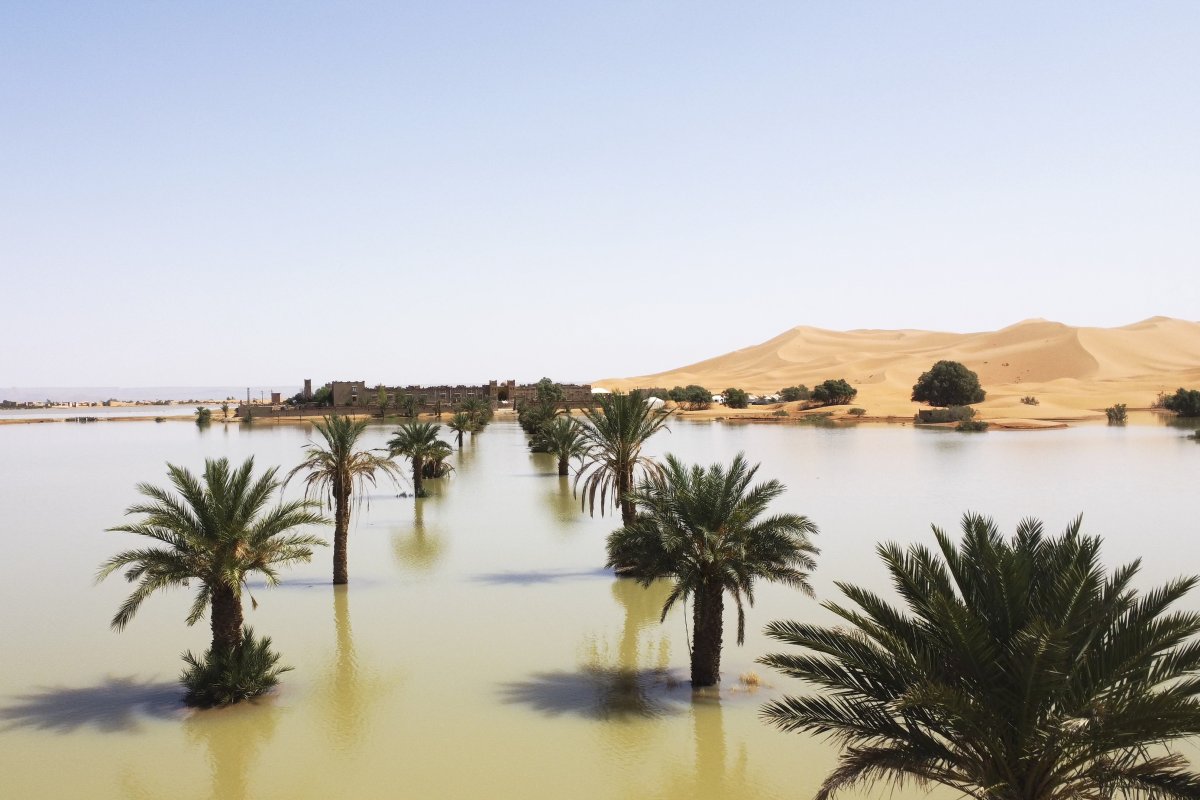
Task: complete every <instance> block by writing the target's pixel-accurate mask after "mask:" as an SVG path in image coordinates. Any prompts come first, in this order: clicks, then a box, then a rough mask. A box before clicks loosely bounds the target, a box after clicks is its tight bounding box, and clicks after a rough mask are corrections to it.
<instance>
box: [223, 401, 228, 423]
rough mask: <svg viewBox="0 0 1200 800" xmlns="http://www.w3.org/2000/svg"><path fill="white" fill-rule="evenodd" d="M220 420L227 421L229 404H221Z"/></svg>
mask: <svg viewBox="0 0 1200 800" xmlns="http://www.w3.org/2000/svg"><path fill="white" fill-rule="evenodd" d="M221 419H229V403H227V402H226V403H221Z"/></svg>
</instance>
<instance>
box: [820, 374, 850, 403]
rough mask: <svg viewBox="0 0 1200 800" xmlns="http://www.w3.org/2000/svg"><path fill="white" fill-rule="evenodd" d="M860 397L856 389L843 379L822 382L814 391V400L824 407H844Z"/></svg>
mask: <svg viewBox="0 0 1200 800" xmlns="http://www.w3.org/2000/svg"><path fill="white" fill-rule="evenodd" d="M856 396H858V389H855V388H854V387H853V386H851V385H850V384H848V383H846V381H845V380H844V379H842V378H838V379H837V380H828V381H822V382H821V383H820V384H818V385H817V387H816V388H815V389H813V390H812V399H813V400H814V401H816V402H817V403H820V404H821V405H823V406H842V405H846V404H847V403H849V402H850V401H851V400H853V399H854V398H855V397H856Z"/></svg>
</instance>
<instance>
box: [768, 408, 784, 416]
mask: <svg viewBox="0 0 1200 800" xmlns="http://www.w3.org/2000/svg"><path fill="white" fill-rule="evenodd" d="M771 416H772V417H786V416H788V412H787V409H785V408H781V409H779V410H778V411H772V412H771Z"/></svg>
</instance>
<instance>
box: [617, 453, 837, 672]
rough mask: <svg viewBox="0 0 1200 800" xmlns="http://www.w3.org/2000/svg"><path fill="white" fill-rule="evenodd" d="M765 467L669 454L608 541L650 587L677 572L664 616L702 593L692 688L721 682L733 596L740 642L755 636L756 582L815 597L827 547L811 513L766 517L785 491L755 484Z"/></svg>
mask: <svg viewBox="0 0 1200 800" xmlns="http://www.w3.org/2000/svg"><path fill="white" fill-rule="evenodd" d="M756 472H758V466H757V465H755V466H753V467H751V466H750V465H749V464H747V462H746V459H745V456H743V455H742V454H741V453H738V455H737V456H736V457H735V458H734V459H733V462H732V463H731V464H730V465H729V467H728V468H726V467H723V466H721V465H720V464H713V465H711V466H709V467H707V468H705V467H701V466H699V465H696V466H692V467H687V466H685V465H684V464H682V463H681V462H680V461H679V460H678V459H676V458H675V457H674V456H667V460H666V466H665V467H664V469H663V471H662V475H661V476H657V475H656V476H652V477H650V478H647V479H645V480H643V481H642V482H641V483H640V484H639V485H638V488H637V490H636V491H635V492H633V493H632V494H631V499H633V500H634V502H636V503H637V504H638V508H639V510H638V514H637V517H636V518H635V519H634V521H633V523H632V524H629V525H626V526H625V527H623V528H620V529H618V530H616V531H613V533H611V534H610V535H609V537H608V566H610V567H619V566H629V567H632V571H633V573H634V574H635V575H636V576H637V578H638V580H639V581H640V582H641V583H642V584H643V585H645V586H649V585H650V584H651V583H652V582H653V581H654V580H656V579H657V578H671V579H672V580H673V581H674V588H673V589H672V590H671V594H670V595H668V597H667V601H666V604H665V605H664V606H663V610H662V618H663V619H666V616H667V612H668V611H670V609H671V607H672V606H673V605H674V604H675V603H676V601H678V600H681V599H682V600H684V601H685V602H686V600H687V598H688V597H691V598H692V599H693V606H692V616H693V624H694V630H693V643H692V686H693V687H694V688H702V687H705V686H712V685H713V684H715V683H717V681H719V680H720V672H721V638H722V627H723V617H724V603H725V593H726V592H728V593H729V594H730V595H731V596H732V597H733V601H734V604H735V605H736V606H737V613H738V627H737V643H738V644H742V642H743V641H744V639H745V630H746V614H745V608H744V605H745V604H749V605H754V582H755V581H756V580H760V579H761V580H766V581H775V582H779V583H785V584H788V585H790V586H794V587H796V588H798V589H800V590H801V591H803V592H805V593H806V594H809V595H811V594H812V588H811V587H810V586H809V584H808V574H809V572H810V571H811V570H812V569H813V568H814V567H815V566H816V564H815V562H814V560H813V556H815V555H816V553H817V548H816V547H814V546H813V544H812V542H811V541H810V540H809V537H810V536H812V535H815V534H816V533H817V526H816V525H814V524H813V523H812V522H811V521H810V520H809V519H808V518H807V517H803V516H799V515H796V514H776V515H774V516H770V517H765V518H762V519H760V517H761V516H762V514H763V513H764V512H765V511H766V510H767V505H768V504H770V502H771V501H772V500H774V499H775V498H777V497H779V495H781V494H783V492H784V486H783V484H781V483H780V482H779V481H775V480H772V481H767V482H766V483H760V484H758V485H756V486H754V487H751V486H750V481H752V480H753V479H754V475H755V473H756Z"/></svg>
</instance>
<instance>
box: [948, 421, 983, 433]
mask: <svg viewBox="0 0 1200 800" xmlns="http://www.w3.org/2000/svg"><path fill="white" fill-rule="evenodd" d="M987 429H988V424H987V423H986V422H984V421H983V420H981V419H964V420H963V421H962V422H960V423H958V427H957V428H955V430H959V431H968V432H977V431H986V430H987Z"/></svg>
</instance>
